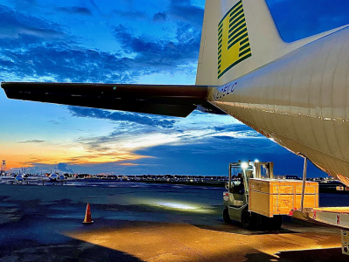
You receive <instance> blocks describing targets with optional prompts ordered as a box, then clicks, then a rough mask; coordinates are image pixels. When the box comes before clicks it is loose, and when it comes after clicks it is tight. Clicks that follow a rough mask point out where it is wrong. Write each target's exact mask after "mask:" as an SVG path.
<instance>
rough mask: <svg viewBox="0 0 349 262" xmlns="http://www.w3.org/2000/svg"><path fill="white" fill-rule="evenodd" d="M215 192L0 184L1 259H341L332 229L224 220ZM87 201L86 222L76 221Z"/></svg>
mask: <svg viewBox="0 0 349 262" xmlns="http://www.w3.org/2000/svg"><path fill="white" fill-rule="evenodd" d="M222 191H223V188H214V187H194V186H185V185H169V184H143V183H133V182H113V183H111V184H109V183H107V182H106V183H103V184H98V183H90V184H86V183H76V184H68V185H63V186H51V185H48V186H42V185H40V186H39V185H4V184H0V232H1V234H0V261H79V260H80V261H334V260H336V261H348V259H349V258H348V257H346V256H344V255H341V250H340V249H339V247H340V235H339V230H338V229H333V228H329V227H321V226H314V225H309V224H306V223H300V222H297V223H295V222H292V221H291V220H290V219H287V220H286V222H285V224H284V227H283V229H282V230H281V231H279V232H260V231H247V230H244V229H242V228H241V227H239V225H238V224H237V223H234V224H232V225H226V224H224V222H223V221H222V218H221V212H222V208H223V206H222ZM324 196H325V195H324ZM333 197H334V196H333V195H326V196H325V198H326V199H323V200H322V202H324V203H326V204H327V202H329V201H330V200H331V199H332V198H333ZM337 197H338V196H337ZM340 197H341V198H345V200H347V199H348V197H347V196H340ZM320 200H321V198H320ZM326 201H327V202H326ZM86 203H90V204H91V212H92V218H93V220H94V221H95V223H94V224H93V225H91V226H84V225H82V224H81V222H82V221H83V219H84V212H85V208H86ZM347 203H349V202H347ZM307 249H312V250H307ZM305 250H307V251H305Z"/></svg>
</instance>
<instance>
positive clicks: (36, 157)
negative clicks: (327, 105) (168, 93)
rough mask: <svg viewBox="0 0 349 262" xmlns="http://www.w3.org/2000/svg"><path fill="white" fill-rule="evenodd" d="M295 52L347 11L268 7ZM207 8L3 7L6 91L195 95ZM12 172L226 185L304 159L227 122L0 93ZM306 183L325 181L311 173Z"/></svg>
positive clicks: (322, 2)
mask: <svg viewBox="0 0 349 262" xmlns="http://www.w3.org/2000/svg"><path fill="white" fill-rule="evenodd" d="M267 2H268V5H269V8H270V10H271V12H272V15H273V17H274V19H275V21H276V23H277V27H278V30H279V32H280V35H281V37H282V38H283V39H284V40H285V41H286V42H292V41H296V40H298V39H301V38H304V37H307V36H310V35H313V34H316V33H319V32H322V31H325V30H329V29H332V28H335V27H338V26H341V25H344V24H347V23H349V4H348V3H346V1H345V0H335V1H328V0H318V1H316V5H314V4H313V3H314V1H312V0H268V1H267ZM204 6H205V0H147V1H144V0H113V1H112V0H98V1H96V0H69V1H68V0H61V1H53V0H0V81H49V82H89V83H140V84H195V76H196V68H197V61H198V55H199V47H200V37H201V26H202V21H203V15H204ZM0 110H1V111H0V112H1V116H0V125H1V128H0V159H5V160H6V161H7V169H8V170H9V171H10V172H11V171H16V170H18V169H19V168H21V167H25V168H26V172H28V173H38V172H41V171H43V172H50V171H51V170H56V171H62V172H71V173H89V174H98V173H108V174H115V175H121V174H125V175H142V174H179V175H216V176H221V175H224V176H225V175H227V170H228V168H227V167H228V163H229V162H236V161H237V160H239V159H241V160H249V159H251V160H254V159H259V160H261V161H274V166H275V169H274V173H275V174H277V175H285V174H289V175H295V174H296V175H300V176H301V174H302V167H303V166H302V163H303V159H302V158H300V157H297V156H295V155H293V154H292V153H290V152H289V151H287V150H286V149H284V148H282V147H280V146H279V145H277V144H275V143H273V142H272V141H270V140H268V139H267V138H265V137H263V136H261V135H260V134H258V133H257V132H255V131H254V130H252V129H251V128H249V127H247V126H245V125H243V124H242V123H240V122H239V121H237V120H235V119H234V118H232V117H230V116H217V115H210V114H204V113H201V112H198V111H194V112H193V113H192V114H191V115H190V116H188V117H187V118H174V117H163V116H155V115H147V114H136V113H128V112H121V111H110V110H102V109H92V108H82V107H73V106H65V105H55V104H47V103H36V102H28V101H16V100H9V99H7V98H6V95H5V93H4V92H3V91H2V90H0ZM308 172H309V176H326V174H325V173H323V172H321V171H319V170H318V169H316V168H315V167H314V166H310V167H309V169H308Z"/></svg>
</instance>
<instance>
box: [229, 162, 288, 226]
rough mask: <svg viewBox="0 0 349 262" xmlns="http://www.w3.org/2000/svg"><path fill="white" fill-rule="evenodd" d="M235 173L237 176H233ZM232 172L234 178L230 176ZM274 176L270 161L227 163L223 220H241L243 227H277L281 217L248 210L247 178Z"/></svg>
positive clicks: (280, 222) (279, 224)
mask: <svg viewBox="0 0 349 262" xmlns="http://www.w3.org/2000/svg"><path fill="white" fill-rule="evenodd" d="M235 173H237V178H235ZM232 174H234V178H233V176H232ZM262 177H267V178H274V175H273V163H272V162H265V163H262V162H258V161H255V162H251V161H248V162H241V161H239V162H237V163H230V164H229V182H228V183H226V185H225V188H226V189H227V191H228V192H224V193H223V202H224V205H225V209H224V211H223V220H224V221H225V222H226V223H231V220H235V221H238V222H241V224H242V226H243V227H244V228H249V229H253V228H256V227H263V228H264V227H265V226H266V227H267V228H268V229H279V228H280V227H281V224H282V218H281V217H279V216H275V217H273V218H267V217H264V216H261V215H259V214H256V213H253V212H250V211H249V210H248V197H249V188H248V185H249V179H250V178H262ZM269 224H270V225H269Z"/></svg>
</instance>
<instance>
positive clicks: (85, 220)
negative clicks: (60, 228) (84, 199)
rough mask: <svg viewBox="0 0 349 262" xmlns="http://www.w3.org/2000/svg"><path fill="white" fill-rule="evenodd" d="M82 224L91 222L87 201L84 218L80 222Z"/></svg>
mask: <svg viewBox="0 0 349 262" xmlns="http://www.w3.org/2000/svg"><path fill="white" fill-rule="evenodd" d="M82 223H83V224H92V223H93V221H92V219H91V209H90V203H87V206H86V213H85V219H84V222H82Z"/></svg>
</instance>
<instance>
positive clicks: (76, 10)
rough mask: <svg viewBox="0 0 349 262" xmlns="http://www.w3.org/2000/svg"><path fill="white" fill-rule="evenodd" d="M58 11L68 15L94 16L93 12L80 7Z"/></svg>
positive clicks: (63, 8)
mask: <svg viewBox="0 0 349 262" xmlns="http://www.w3.org/2000/svg"><path fill="white" fill-rule="evenodd" d="M56 10H58V11H62V12H65V13H68V14H77V15H92V13H91V11H90V10H89V9H88V8H86V7H80V6H71V7H57V8H56Z"/></svg>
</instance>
